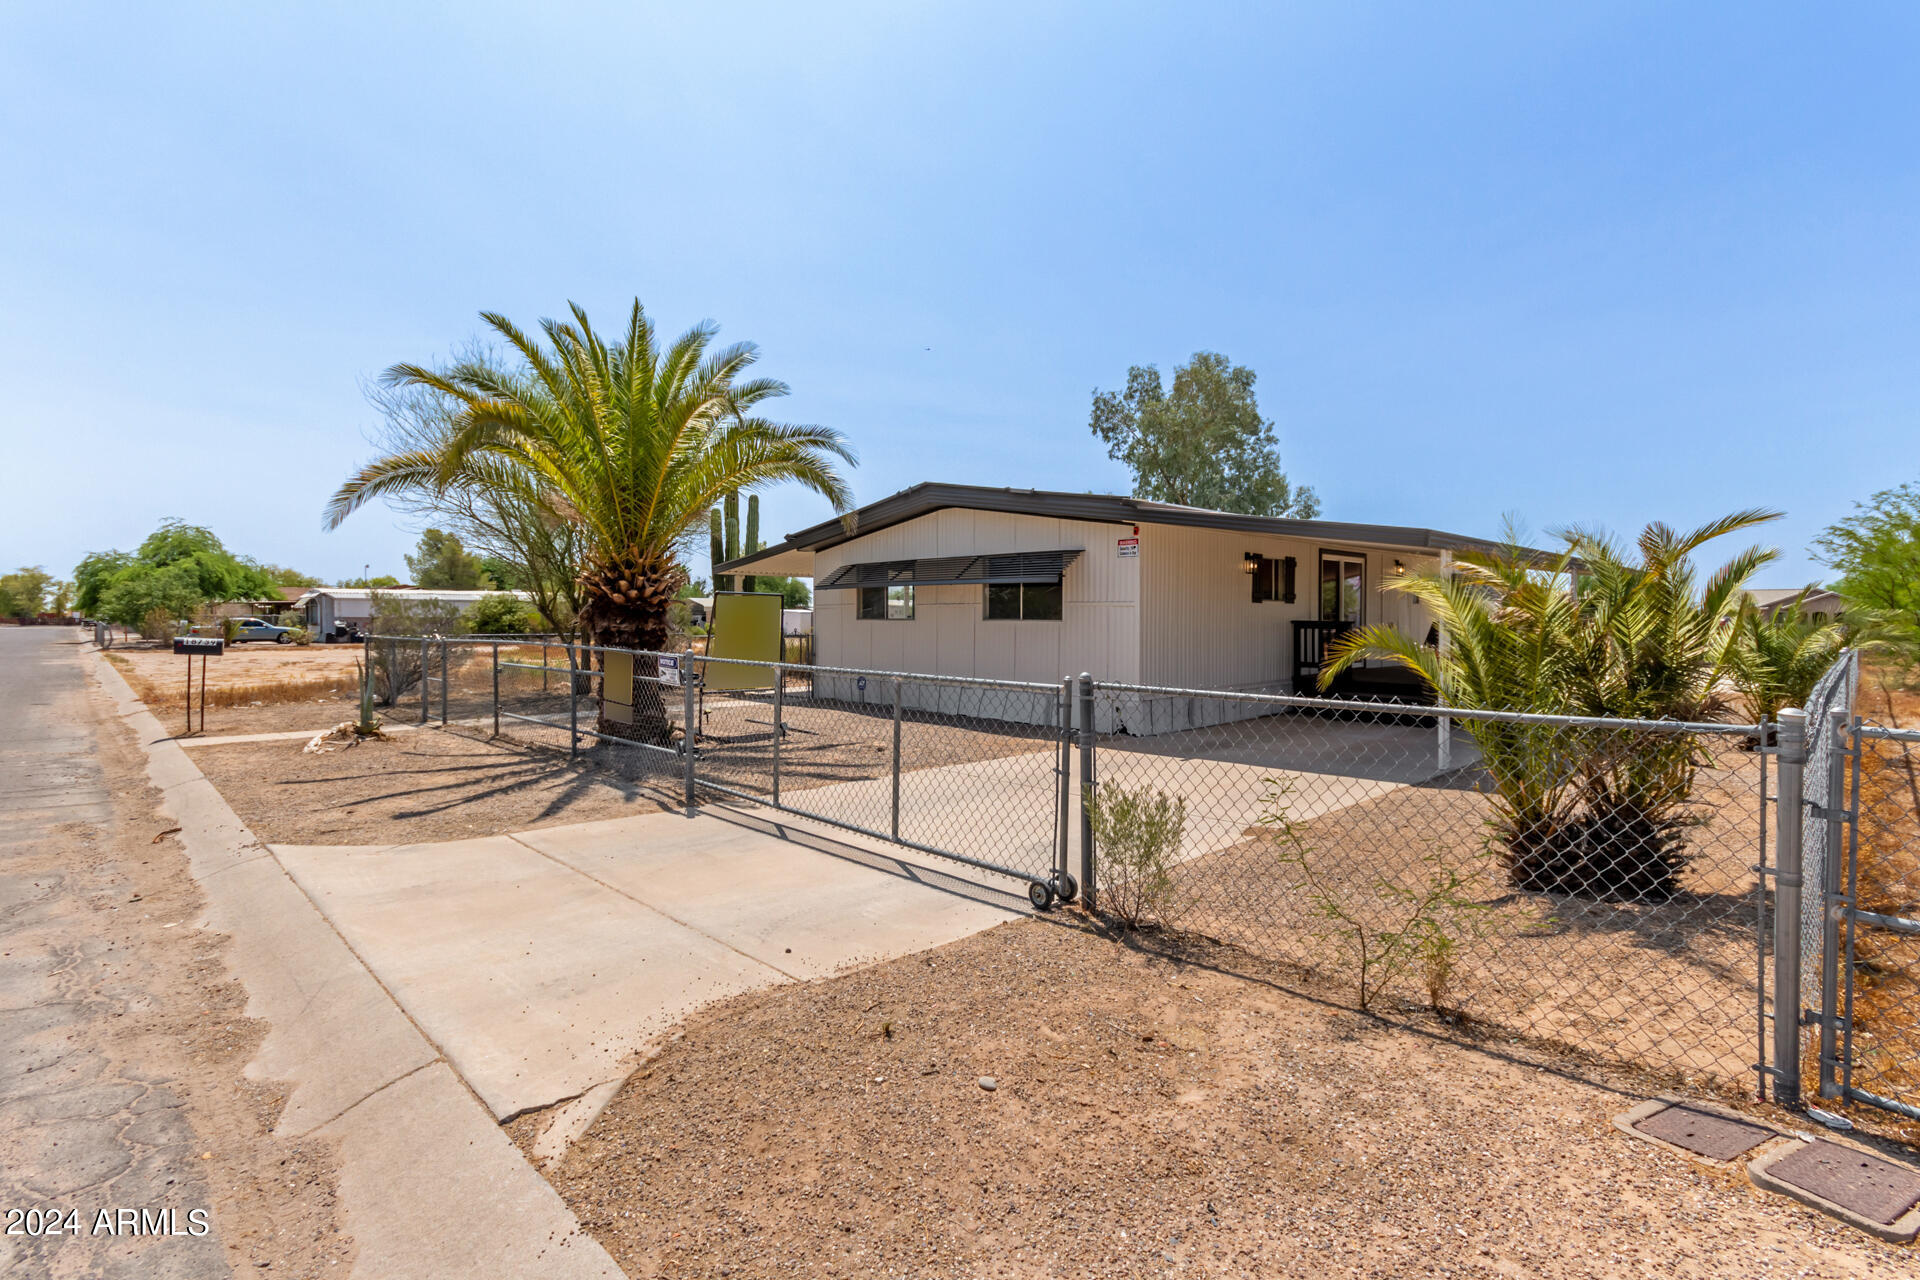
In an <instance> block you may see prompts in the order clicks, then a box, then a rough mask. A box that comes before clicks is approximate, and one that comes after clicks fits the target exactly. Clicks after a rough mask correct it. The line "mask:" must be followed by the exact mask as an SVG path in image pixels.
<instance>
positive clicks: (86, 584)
mask: <svg viewBox="0 0 1920 1280" xmlns="http://www.w3.org/2000/svg"><path fill="white" fill-rule="evenodd" d="M132 563H133V553H132V552H128V551H95V552H92V553H90V554H89V555H87V556H86V557H85V558H84V559H83V560H81V561H80V563H79V564H77V565H75V566H74V569H73V586H74V596H73V607H74V608H75V609H77V610H79V611H80V614H81V616H82V617H87V618H94V617H98V616H99V615H100V598H101V597H102V596H103V595H105V594H106V590H107V588H108V587H109V586H111V585H112V583H113V580H114V578H115V577H117V576H118V575H119V573H120V571H121V570H123V569H125V568H126V567H127V566H128V565H130V564H132Z"/></svg>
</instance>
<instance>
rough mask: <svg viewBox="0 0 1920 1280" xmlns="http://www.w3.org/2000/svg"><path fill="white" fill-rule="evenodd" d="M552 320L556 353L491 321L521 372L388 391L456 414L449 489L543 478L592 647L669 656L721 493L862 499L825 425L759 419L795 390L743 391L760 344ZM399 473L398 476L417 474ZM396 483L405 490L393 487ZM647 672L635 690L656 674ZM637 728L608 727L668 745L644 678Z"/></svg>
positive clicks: (580, 315) (448, 453)
mask: <svg viewBox="0 0 1920 1280" xmlns="http://www.w3.org/2000/svg"><path fill="white" fill-rule="evenodd" d="M571 311H572V314H573V320H572V321H571V322H566V321H555V320H543V321H542V322H541V330H542V332H543V333H544V334H545V336H546V342H545V343H541V342H539V341H537V340H536V339H534V338H532V337H529V336H528V335H527V334H525V333H523V332H522V331H521V330H520V329H519V328H518V327H516V326H515V325H514V324H513V322H512V321H510V320H508V319H507V318H506V317H505V316H502V315H499V314H497V313H494V312H483V313H482V316H481V318H482V319H483V320H485V321H486V323H487V325H488V326H489V327H490V328H491V329H492V330H493V331H494V333H496V334H498V335H499V337H500V338H501V339H503V340H504V341H505V343H506V344H507V346H508V347H510V348H511V349H512V350H513V351H514V352H516V353H517V354H518V355H519V357H520V359H521V361H522V362H523V367H521V368H518V369H502V368H500V367H498V366H497V365H495V364H494V363H492V362H488V361H483V360H463V361H460V362H457V363H455V364H454V365H452V366H451V367H450V368H448V369H447V370H445V371H444V372H441V371H436V370H433V369H428V368H425V367H423V366H420V365H414V364H397V365H395V366H393V367H392V368H391V369H389V370H388V371H387V373H386V375H385V381H386V382H387V384H388V385H390V386H416V387H425V388H429V389H431V390H433V391H436V392H438V393H440V394H441V395H443V396H445V397H447V398H448V400H449V401H451V402H452V403H453V404H454V405H455V406H456V407H455V412H454V416H453V422H452V430H451V432H450V433H449V435H448V437H447V439H446V441H445V444H444V446H443V448H441V449H440V450H439V451H438V457H437V467H438V470H437V480H438V482H439V483H442V484H448V483H452V482H454V481H455V479H456V478H458V477H460V476H461V475H463V474H465V473H466V472H467V471H468V470H469V469H471V468H473V467H475V466H476V465H486V464H489V463H498V464H502V465H503V466H505V467H507V468H510V469H512V470H513V471H514V472H515V473H518V474H524V475H526V476H528V477H531V478H532V481H533V482H534V483H535V484H537V485H538V486H539V488H540V490H541V491H543V492H544V493H545V494H546V495H548V500H549V501H551V502H552V503H553V504H554V506H555V508H556V509H557V510H558V511H560V512H561V513H562V514H564V516H565V517H566V519H567V520H568V521H569V522H570V523H572V524H573V525H574V526H575V527H576V528H577V529H578V531H579V535H580V539H581V552H582V562H581V565H580V570H579V577H578V584H577V589H578V594H579V600H580V615H579V616H580V623H581V626H582V628H583V629H584V631H585V632H586V634H587V635H588V636H589V637H590V639H591V641H592V642H593V643H594V644H597V645H604V646H610V647H615V648H624V649H637V650H643V651H647V652H658V651H659V650H661V649H662V648H664V647H665V646H666V644H667V642H668V638H669V636H670V634H671V633H670V623H669V620H668V611H669V609H670V607H671V606H672V604H673V601H674V599H675V598H676V596H677V595H678V594H679V590H680V588H681V586H682V585H683V584H684V583H685V582H686V570H685V569H684V568H683V567H682V565H681V563H680V557H681V554H682V553H683V552H684V551H685V550H687V549H688V545H689V544H690V543H691V542H692V541H693V540H694V539H695V537H696V535H697V533H698V531H699V530H701V529H703V528H704V527H705V524H706V521H707V512H708V510H709V509H710V508H711V507H712V506H713V505H714V503H716V502H718V501H720V500H721V499H722V498H723V497H724V496H725V495H727V494H729V493H733V492H736V491H738V490H740V489H753V488H757V487H760V486H764V485H768V484H773V483H778V482H780V481H795V482H798V483H799V484H802V485H804V486H806V487H807V488H809V489H811V490H813V491H814V492H816V493H819V494H820V495H822V496H823V497H825V498H826V499H827V500H828V501H830V502H831V503H833V505H834V508H835V509H836V510H839V511H845V510H846V509H847V508H848V507H849V506H850V505H851V492H850V490H849V489H848V487H847V484H846V481H845V480H844V479H843V478H842V476H841V474H840V471H839V469H838V463H840V462H847V463H852V462H853V460H854V459H853V454H852V452H851V450H850V449H849V448H848V447H847V445H846V443H845V441H844V440H843V439H842V438H841V436H840V434H839V433H838V432H836V431H834V430H832V429H830V428H827V427H819V426H795V425H790V424H786V423H779V422H773V421H770V420H768V419H766V418H764V417H761V416H759V414H758V412H757V410H758V408H759V406H761V405H762V404H764V403H765V402H766V401H768V400H771V399H774V398H776V397H779V396H783V395H785V394H786V393H787V387H786V385H785V384H784V383H780V382H777V381H774V380H772V379H768V378H746V377H745V376H744V375H745V373H746V371H747V369H748V368H749V367H750V366H751V365H752V364H753V363H754V361H755V359H757V352H756V349H755V348H754V347H753V346H752V345H751V344H746V343H740V344H735V345H733V346H728V347H723V348H720V349H718V350H710V349H709V348H710V347H712V344H713V339H714V334H715V332H716V330H715V327H714V326H713V325H712V324H710V323H702V324H699V325H696V326H694V327H693V328H691V329H689V330H688V331H687V332H685V333H684V334H682V335H681V336H680V337H679V338H677V339H675V340H674V341H673V342H672V343H670V344H668V345H665V346H662V345H661V344H660V342H659V340H658V338H657V337H656V334H655V332H654V328H653V324H652V322H651V321H649V320H648V319H647V315H646V312H645V311H644V310H643V309H642V307H641V305H640V302H639V300H638V299H637V298H636V299H635V300H634V303H633V309H632V312H631V313H630V315H629V317H628V320H627V326H626V330H625V332H624V333H623V334H621V335H620V336H619V337H617V338H616V339H615V340H613V341H612V342H609V341H608V340H606V339H605V338H603V337H602V336H601V335H600V334H599V333H597V332H595V330H594V328H593V325H592V323H591V322H590V321H589V320H588V318H587V315H586V313H585V312H584V311H583V310H582V309H581V308H580V307H579V306H577V305H575V306H572V307H571ZM388 461H390V462H396V467H395V471H396V473H399V472H405V471H406V470H407V466H408V464H406V463H403V462H397V461H396V460H392V459H390V460H388ZM380 466H381V464H380V463H376V464H374V466H373V467H372V468H369V469H368V470H367V471H364V472H362V473H361V475H360V476H357V477H355V481H353V482H349V487H353V486H354V485H355V484H356V482H357V487H354V491H353V492H352V493H351V494H348V493H347V490H346V489H343V490H342V496H341V497H336V500H335V501H336V503H337V504H338V503H340V502H341V501H342V499H343V498H344V500H345V501H346V503H347V504H348V505H347V507H346V509H347V510H351V509H352V507H353V506H356V505H358V504H359V503H361V502H364V501H367V500H368V499H369V498H371V497H374V496H376V495H377V494H378V493H379V492H380V491H381V488H382V485H383V483H385V481H384V479H383V474H382V473H380V472H379V470H378V469H379V468H380ZM395 483H401V482H400V481H398V480H396V481H395ZM650 663H651V659H643V660H642V662H641V663H640V664H639V665H640V666H642V667H643V668H646V669H643V670H637V671H636V672H635V675H636V677H643V676H645V675H649V674H653V670H654V669H653V668H651V666H650ZM636 685H637V686H639V687H637V688H636V690H635V692H636V695H637V696H636V698H635V700H634V703H633V706H634V716H635V723H634V725H632V726H631V727H629V726H625V725H619V726H615V725H612V724H609V723H608V722H607V721H606V719H605V717H604V712H603V717H602V723H601V726H600V727H601V730H602V732H606V733H611V734H613V735H615V736H626V737H632V736H638V737H640V738H641V739H643V740H647V741H655V742H664V741H667V740H669V739H670V738H671V729H670V726H669V723H668V719H667V716H666V712H665V708H664V707H663V706H661V705H660V700H659V695H658V689H657V686H655V685H654V684H652V683H651V682H648V681H644V680H639V679H637V680H636Z"/></svg>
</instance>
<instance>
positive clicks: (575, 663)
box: [567, 640, 580, 760]
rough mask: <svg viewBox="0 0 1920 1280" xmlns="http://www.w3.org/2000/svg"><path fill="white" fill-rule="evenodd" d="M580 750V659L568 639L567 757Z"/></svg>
mask: <svg viewBox="0 0 1920 1280" xmlns="http://www.w3.org/2000/svg"><path fill="white" fill-rule="evenodd" d="M579 750H580V659H579V657H578V655H577V654H576V653H575V651H574V647H573V641H571V640H569V641H567V758H568V759H569V760H571V759H572V758H573V757H574V755H575V754H577V753H578V752H579Z"/></svg>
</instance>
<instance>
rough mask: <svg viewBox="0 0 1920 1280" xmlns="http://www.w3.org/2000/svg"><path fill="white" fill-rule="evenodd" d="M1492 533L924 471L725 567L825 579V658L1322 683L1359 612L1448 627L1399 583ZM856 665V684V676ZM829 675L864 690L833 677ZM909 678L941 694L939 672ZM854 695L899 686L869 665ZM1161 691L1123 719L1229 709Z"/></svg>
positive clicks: (1408, 684) (1309, 686)
mask: <svg viewBox="0 0 1920 1280" xmlns="http://www.w3.org/2000/svg"><path fill="white" fill-rule="evenodd" d="M1495 545H1496V544H1494V543H1492V542H1489V541H1487V540H1484V539H1479V538H1469V537H1463V536H1461V535H1458V534H1451V533H1442V532H1438V531H1436V530H1432V529H1413V528H1401V527H1397V526H1392V525H1365V524H1350V523H1345V522H1341V521H1331V520H1283V519H1272V518H1268V517H1263V516H1248V515H1238V514H1234V513H1231V512H1224V511H1209V510H1205V509H1203V508H1198V507H1182V506H1175V505H1172V504H1169V503H1162V502H1149V501H1146V500H1144V499H1138V498H1123V497H1113V496H1108V495H1103V494H1083V493H1049V492H1044V491H1038V490H1032V489H989V488H979V487H974V486H970V485H951V484H931V483H929V484H920V485H916V486H914V487H913V488H911V489H906V490H903V491H902V492H900V493H897V494H894V495H893V496H892V497H889V498H883V499H881V500H880V501H878V502H875V503H872V504H870V505H868V506H865V507H862V508H860V509H859V510H857V511H855V512H853V513H851V514H850V515H849V516H848V517H846V518H845V519H840V518H836V519H833V520H829V521H826V522H824V523H822V524H818V525H815V526H813V527H812V528H810V529H803V530H801V531H800V532H798V533H795V534H792V535H791V536H789V537H788V538H787V539H786V540H785V541H784V542H782V543H780V544H779V545H777V546H772V547H768V548H766V549H764V550H762V551H759V552H756V553H754V554H753V555H750V556H742V557H741V558H740V559H738V560H733V561H729V562H728V563H726V564H723V565H721V566H719V572H722V573H738V572H747V573H754V572H758V573H767V574H785V575H792V576H795V577H808V578H812V579H813V583H814V616H813V630H814V641H813V643H814V661H815V662H816V663H819V664H821V665H823V666H831V667H854V668H862V669H866V670H879V671H901V672H925V673H932V674H938V675H950V676H977V677H990V678H995V679H1004V680H1019V681H1029V682H1034V683H1042V684H1057V683H1058V682H1059V681H1060V680H1062V679H1063V678H1065V677H1069V676H1073V675H1076V674H1078V673H1079V672H1082V671H1086V672H1090V673H1092V674H1093V675H1094V677H1095V678H1096V679H1100V680H1107V681H1119V682H1126V683H1135V684H1150V685H1161V686H1176V687H1180V688H1189V689H1233V690H1254V691H1262V692H1277V693H1296V692H1297V693H1314V692H1317V690H1316V689H1315V688H1314V684H1313V681H1314V678H1315V676H1316V674H1317V672H1318V669H1319V666H1320V660H1321V653H1322V650H1323V648H1324V646H1325V643H1326V642H1327V641H1328V640H1329V639H1331V638H1332V637H1334V636H1337V635H1338V634H1340V633H1341V632H1342V631H1345V630H1347V629H1349V628H1351V627H1353V626H1354V625H1369V624H1373V623H1391V624H1393V625H1394V626H1396V627H1398V628H1400V630H1402V631H1403V632H1406V633H1407V634H1409V635H1412V636H1414V637H1416V638H1420V639H1426V640H1429V641H1433V640H1437V638H1438V637H1437V633H1436V632H1435V629H1434V627H1433V620H1432V618H1431V617H1430V616H1429V615H1428V613H1427V611H1426V610H1425V608H1424V606H1422V605H1421V604H1420V603H1419V602H1418V601H1417V600H1415V599H1414V598H1413V597H1412V596H1410V595H1407V594H1405V593H1403V592H1397V591H1389V590H1386V589H1385V588H1386V586H1387V584H1388V583H1390V582H1392V581H1393V580H1394V579H1396V578H1399V577H1404V576H1405V575H1407V574H1409V573H1413V572H1415V571H1418V570H1422V569H1425V570H1438V569H1442V568H1444V566H1445V565H1446V564H1447V563H1448V562H1449V559H1450V557H1451V555H1452V554H1453V553H1454V552H1456V551H1466V550H1489V549H1492V548H1493V547H1494V546H1495ZM842 683H845V684H847V685H848V689H849V690H857V688H858V687H857V684H856V683H855V682H854V681H853V679H852V678H850V677H849V678H846V679H845V680H843V681H842ZM815 688H816V689H817V690H819V691H821V692H823V693H827V694H828V695H829V696H842V697H847V696H855V694H853V693H849V692H848V690H838V691H836V689H837V686H835V685H834V683H833V681H832V680H830V679H828V678H826V677H821V678H819V679H817V680H816V682H815ZM1338 691H1339V692H1341V693H1344V694H1360V695H1363V696H1393V697H1400V698H1407V697H1414V696H1418V695H1419V693H1420V688H1419V686H1418V683H1417V682H1415V681H1412V680H1410V678H1409V677H1408V676H1407V674H1406V673H1405V672H1404V671H1402V670H1400V669H1399V668H1389V667H1387V666H1386V665H1385V664H1381V665H1379V666H1376V667H1372V668H1370V669H1367V670H1363V671H1360V672H1356V673H1355V674H1354V677H1353V678H1352V679H1351V680H1349V681H1347V682H1345V683H1343V685H1342V686H1341V687H1340V689H1339V690H1338ZM913 696H918V697H921V698H922V699H927V700H933V699H935V698H936V695H935V693H934V692H933V689H932V687H931V686H929V687H927V688H926V689H925V690H924V691H922V692H920V693H918V694H915V695H909V697H913ZM857 697H858V698H866V699H868V700H872V699H876V698H881V697H887V698H890V697H891V693H890V692H889V691H886V690H879V689H877V688H875V687H873V686H872V684H871V682H869V687H868V688H867V689H865V690H859V691H858V694H857ZM940 697H941V698H946V697H947V695H940ZM856 700H857V698H856ZM947 700H950V699H947ZM916 705H917V704H916ZM1154 705H1155V707H1156V710H1155V712H1154V713H1153V716H1154V723H1153V724H1152V725H1151V726H1146V725H1139V724H1130V725H1128V726H1127V727H1128V728H1129V729H1132V730H1134V731H1149V732H1159V731H1163V730H1166V729H1173V728H1182V727H1187V726H1188V725H1190V724H1193V723H1196V722H1197V721H1196V717H1199V718H1201V719H1205V718H1212V719H1218V718H1219V716H1220V715H1222V714H1224V712H1222V711H1221V710H1219V708H1220V707H1221V706H1222V704H1220V703H1218V702H1211V703H1209V702H1206V701H1202V700H1188V699H1177V700H1175V699H1159V700H1156V702H1155V704H1154ZM1195 707H1212V708H1215V709H1214V710H1212V711H1196V710H1194V708H1195ZM927 709H933V708H932V707H931V706H929V707H928V708H927ZM940 709H951V708H947V707H945V706H944V704H943V706H942V707H941V708H940ZM1009 714H1010V715H1011V714H1014V713H1011V712H1010V713H1009ZM1020 718H1027V717H1024V716H1022V717H1020ZM1104 718H1105V716H1104V715H1103V719H1104ZM1163 719H1164V720H1165V721H1166V723H1161V721H1162V720H1163ZM1103 727H1105V726H1104V725H1103Z"/></svg>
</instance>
